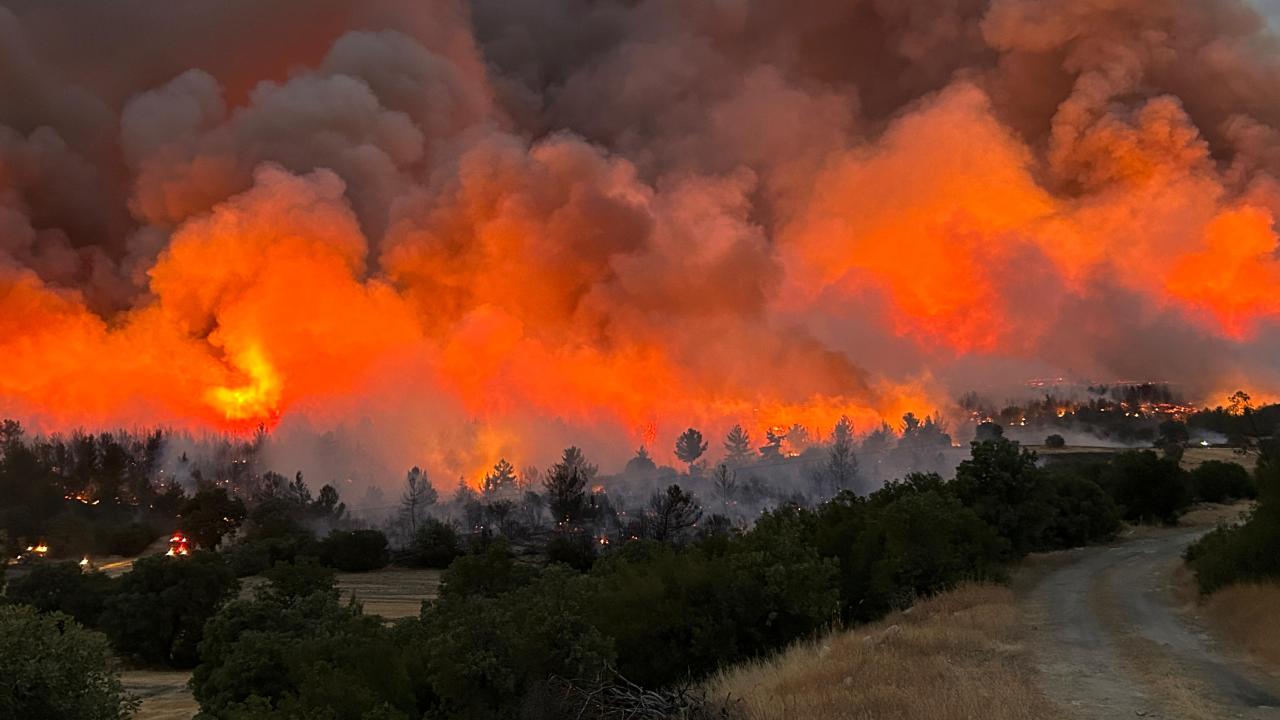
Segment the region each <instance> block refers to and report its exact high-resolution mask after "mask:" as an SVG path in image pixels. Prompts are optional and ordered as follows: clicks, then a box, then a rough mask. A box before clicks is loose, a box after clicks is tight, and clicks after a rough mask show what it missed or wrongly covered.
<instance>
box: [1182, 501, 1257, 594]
mask: <svg viewBox="0 0 1280 720" xmlns="http://www.w3.org/2000/svg"><path fill="white" fill-rule="evenodd" d="M1276 548H1280V512H1277V510H1276V509H1274V508H1267V507H1260V508H1258V509H1257V510H1255V511H1254V512H1253V514H1252V515H1251V516H1250V517H1249V518H1248V520H1246V521H1245V522H1244V523H1243V524H1241V525H1236V526H1220V527H1218V528H1217V529H1215V530H1214V531H1213V532H1211V533H1209V534H1208V535H1205V536H1204V537H1203V538H1201V539H1200V540H1199V541H1198V542H1196V543H1195V544H1194V545H1192V546H1191V547H1190V548H1188V549H1187V554H1186V558H1187V562H1188V563H1189V564H1190V565H1191V569H1192V570H1193V571H1195V574H1196V583H1197V585H1199V587H1200V592H1202V593H1211V592H1213V591H1215V590H1218V589H1220V588H1223V587H1226V586H1227V585H1230V584H1232V583H1238V582H1251V581H1253V582H1257V581H1273V580H1276V579H1280V552H1277V551H1276Z"/></svg>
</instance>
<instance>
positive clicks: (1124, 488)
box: [1098, 450, 1191, 524]
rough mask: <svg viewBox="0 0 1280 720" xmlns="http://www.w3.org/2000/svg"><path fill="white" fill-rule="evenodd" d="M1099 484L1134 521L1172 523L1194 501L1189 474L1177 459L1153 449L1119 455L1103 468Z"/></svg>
mask: <svg viewBox="0 0 1280 720" xmlns="http://www.w3.org/2000/svg"><path fill="white" fill-rule="evenodd" d="M1098 484H1100V485H1101V486H1102V488H1103V489H1104V490H1106V491H1107V493H1108V494H1110V495H1111V497H1112V499H1114V500H1115V501H1116V504H1117V505H1119V506H1120V509H1121V512H1122V514H1123V517H1124V519H1125V520H1128V521H1130V522H1141V523H1150V522H1162V523H1166V524H1172V523H1175V522H1177V521H1178V518H1179V517H1181V515H1182V513H1183V511H1184V510H1186V509H1187V506H1188V505H1190V504H1191V486H1190V482H1189V481H1188V479H1187V473H1186V472H1185V471H1184V470H1183V469H1182V468H1180V467H1178V463H1177V462H1175V461H1173V460H1169V459H1168V458H1161V457H1160V456H1158V455H1156V454H1155V453H1154V452H1152V451H1150V450H1141V451H1130V452H1125V453H1120V454H1118V455H1116V456H1115V457H1114V458H1112V459H1111V463H1110V464H1109V465H1108V466H1107V468H1106V469H1105V470H1103V472H1102V475H1101V477H1100V478H1099V483H1098Z"/></svg>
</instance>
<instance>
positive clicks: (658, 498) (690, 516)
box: [645, 485, 702, 542]
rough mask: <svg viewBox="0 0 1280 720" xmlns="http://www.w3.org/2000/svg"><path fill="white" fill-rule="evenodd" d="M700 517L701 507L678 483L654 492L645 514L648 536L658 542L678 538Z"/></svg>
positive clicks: (695, 523)
mask: <svg viewBox="0 0 1280 720" xmlns="http://www.w3.org/2000/svg"><path fill="white" fill-rule="evenodd" d="M700 519H702V508H700V507H698V504H697V503H696V502H695V501H694V499H693V496H692V495H689V494H688V493H686V492H685V491H684V490H681V489H680V486H679V485H671V486H670V487H668V488H667V490H666V492H661V493H654V494H653V497H651V498H650V499H649V509H648V512H647V513H646V515H645V520H646V525H647V530H648V535H649V537H651V538H653V539H654V540H657V541H659V542H666V541H668V540H677V539H679V537H680V534H681V533H682V532H683V531H685V530H687V529H689V528H691V527H693V526H695V525H697V524H698V520H700Z"/></svg>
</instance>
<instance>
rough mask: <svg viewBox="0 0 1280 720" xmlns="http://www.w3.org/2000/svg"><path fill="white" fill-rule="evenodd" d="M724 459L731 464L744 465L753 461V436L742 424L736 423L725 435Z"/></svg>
mask: <svg viewBox="0 0 1280 720" xmlns="http://www.w3.org/2000/svg"><path fill="white" fill-rule="evenodd" d="M724 452H725V457H724V461H725V462H726V463H728V464H730V465H743V464H745V463H748V462H750V461H751V456H752V455H753V454H754V453H753V452H752V451H751V436H750V435H748V434H747V431H746V430H743V429H742V426H741V425H734V426H733V427H732V428H731V429H730V430H729V434H728V435H725V436H724Z"/></svg>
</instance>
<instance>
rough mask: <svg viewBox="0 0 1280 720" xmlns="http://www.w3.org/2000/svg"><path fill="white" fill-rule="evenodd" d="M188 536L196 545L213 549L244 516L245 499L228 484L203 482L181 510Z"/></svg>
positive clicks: (237, 525) (238, 524)
mask: <svg viewBox="0 0 1280 720" xmlns="http://www.w3.org/2000/svg"><path fill="white" fill-rule="evenodd" d="M179 515H180V517H181V518H182V523H183V526H184V530H185V532H186V534H187V537H190V538H191V539H192V540H193V541H194V542H195V544H196V547H199V548H204V549H206V550H213V549H214V548H216V547H218V543H220V542H221V541H222V538H223V537H225V536H226V535H227V534H228V533H231V532H234V531H235V529H236V528H238V527H239V526H240V523H241V522H242V521H243V520H244V517H245V510H244V502H243V501H242V500H240V498H238V497H235V496H233V495H231V494H230V493H228V492H227V490H226V488H220V487H215V486H204V487H201V488H200V489H199V491H197V492H196V494H195V496H194V497H192V498H191V499H190V500H187V501H186V502H185V503H183V505H182V509H181V510H180V512H179Z"/></svg>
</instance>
